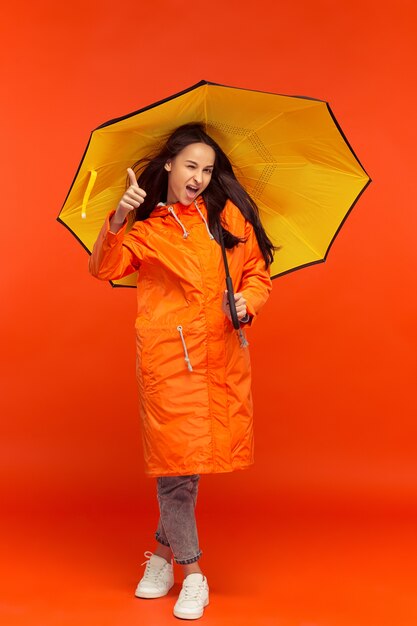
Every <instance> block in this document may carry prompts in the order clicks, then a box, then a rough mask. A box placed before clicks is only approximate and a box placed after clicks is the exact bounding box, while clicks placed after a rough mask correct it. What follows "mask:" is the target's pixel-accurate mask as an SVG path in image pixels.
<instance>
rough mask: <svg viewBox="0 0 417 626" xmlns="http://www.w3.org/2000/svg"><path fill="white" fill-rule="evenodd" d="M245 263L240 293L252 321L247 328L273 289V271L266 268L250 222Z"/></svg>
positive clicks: (246, 234)
mask: <svg viewBox="0 0 417 626" xmlns="http://www.w3.org/2000/svg"><path fill="white" fill-rule="evenodd" d="M245 238H247V241H246V243H245V244H244V263H243V272H242V278H241V281H240V286H239V289H238V291H239V292H240V293H242V294H243V296H244V298H245V300H246V308H247V312H248V313H249V316H250V319H249V321H248V322H247V323H246V324H245V326H251V325H252V323H253V322H254V320H255V319H256V316H257V315H258V313H259V311H260V310H261V308H262V307H263V305H264V304H265V302H266V301H267V300H268V297H269V294H270V292H271V289H272V281H271V270H270V267H268V268H267V267H266V266H265V259H264V257H263V255H262V252H261V249H260V247H259V244H258V240H257V239H256V234H255V231H254V228H253V226H252V224H251V223H250V222H248V221H247V222H246V224H245Z"/></svg>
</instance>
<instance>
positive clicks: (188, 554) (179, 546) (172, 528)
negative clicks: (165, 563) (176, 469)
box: [155, 474, 203, 564]
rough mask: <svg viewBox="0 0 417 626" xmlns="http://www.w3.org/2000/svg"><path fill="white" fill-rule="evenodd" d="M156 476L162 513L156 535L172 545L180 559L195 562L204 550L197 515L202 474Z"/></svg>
mask: <svg viewBox="0 0 417 626" xmlns="http://www.w3.org/2000/svg"><path fill="white" fill-rule="evenodd" d="M156 480H157V498H158V504H159V512H160V516H159V522H158V528H157V531H156V533H155V538H156V540H157V541H159V543H162V544H163V545H164V546H170V548H171V550H172V553H173V555H174V560H175V562H176V563H181V564H186V563H194V561H198V559H199V558H200V556H201V555H202V554H203V553H202V551H201V550H200V548H199V545H198V534H197V524H196V519H195V507H196V504H197V493H198V481H199V480H200V475H199V474H190V475H188V476H159V477H158V478H157V479H156Z"/></svg>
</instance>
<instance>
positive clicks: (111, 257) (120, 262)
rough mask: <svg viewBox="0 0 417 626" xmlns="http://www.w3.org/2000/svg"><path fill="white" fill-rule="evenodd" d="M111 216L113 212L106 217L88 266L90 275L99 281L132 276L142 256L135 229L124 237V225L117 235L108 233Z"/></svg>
mask: <svg viewBox="0 0 417 626" xmlns="http://www.w3.org/2000/svg"><path fill="white" fill-rule="evenodd" d="M113 215H114V211H112V212H111V213H109V215H108V216H107V217H106V221H105V222H104V224H103V227H102V229H101V230H100V233H99V236H98V237H97V241H96V242H95V244H94V247H93V251H92V253H91V256H90V261H89V264H88V269H89V271H90V273H91V274H92V275H93V276H95V277H96V278H100V279H101V280H117V279H119V278H123V277H124V276H127V275H128V274H133V273H134V272H136V271H137V270H138V269H139V266H140V263H141V261H142V259H143V254H144V249H143V246H142V245H141V242H140V238H139V237H138V234H137V232H136V230H137V229H135V228H133V229H132V231H130V233H129V234H127V235H126V226H127V223H126V224H124V226H122V228H121V229H120V230H119V231H118V232H117V233H112V232H111V231H110V220H111V218H112V217H113Z"/></svg>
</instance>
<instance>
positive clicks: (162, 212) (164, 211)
mask: <svg viewBox="0 0 417 626" xmlns="http://www.w3.org/2000/svg"><path fill="white" fill-rule="evenodd" d="M194 202H197V204H198V207H199V208H200V209H201V208H202V207H203V206H204V207H205V203H204V200H203V196H198V197H197V198H196V200H193V202H191V204H189V205H185V204H181V202H175V203H174V204H169V203H163V202H160V203H159V204H158V205H157V206H156V207H155V208H154V210H153V211H152V213H151V214H150V215H149V218H148V219H150V218H151V217H165V216H166V215H169V213H170V212H169V211H168V209H169V208H170V207H172V208H173V209H174V211H175V213H176V214H177V215H183V214H184V213H194V212H195V210H196V208H195V205H194Z"/></svg>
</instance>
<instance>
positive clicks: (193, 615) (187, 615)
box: [174, 598, 209, 619]
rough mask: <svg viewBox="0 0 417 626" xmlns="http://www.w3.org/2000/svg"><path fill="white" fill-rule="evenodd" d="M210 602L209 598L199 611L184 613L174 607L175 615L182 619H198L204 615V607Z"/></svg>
mask: <svg viewBox="0 0 417 626" xmlns="http://www.w3.org/2000/svg"><path fill="white" fill-rule="evenodd" d="M208 604H209V600H208V598H207V600H206V602H205V604H204V607H203V608H202V609H201V611H199V612H198V613H183V612H182V611H181V610H176V609H175V607H174V615H175V617H179V618H180V619H198V618H199V617H202V616H203V614H204V609H205V608H206V606H208Z"/></svg>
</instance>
